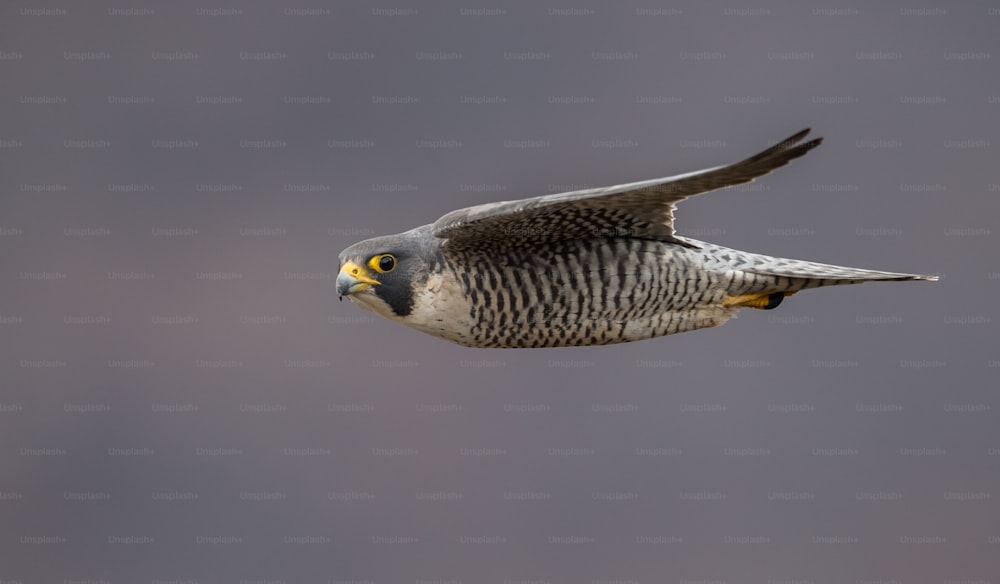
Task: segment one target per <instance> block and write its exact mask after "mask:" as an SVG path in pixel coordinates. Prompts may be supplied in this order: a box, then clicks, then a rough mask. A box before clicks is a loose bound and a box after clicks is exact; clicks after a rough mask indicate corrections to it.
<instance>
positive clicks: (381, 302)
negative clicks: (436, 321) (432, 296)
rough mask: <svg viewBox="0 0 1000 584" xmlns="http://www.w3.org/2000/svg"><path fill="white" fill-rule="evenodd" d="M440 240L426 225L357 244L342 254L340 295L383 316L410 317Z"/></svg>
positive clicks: (338, 287) (338, 276)
mask: <svg viewBox="0 0 1000 584" xmlns="http://www.w3.org/2000/svg"><path fill="white" fill-rule="evenodd" d="M440 241H441V240H439V239H438V238H436V237H434V236H432V235H430V234H429V233H427V227H426V226H424V227H418V228H417V229H412V230H410V231H407V232H406V233H400V234H397V235H386V236H383V237H375V238H372V239H366V240H364V241H359V242H358V243H355V244H354V245H352V246H350V247H348V248H347V249H345V250H344V251H342V252H340V272H339V273H338V274H337V295H338V296H339V297H340V298H341V299H343V298H344V296H347V297H348V298H350V299H351V301H352V302H355V303H357V304H359V305H361V306H362V307H363V308H367V309H368V310H371V311H372V312H375V313H377V314H380V315H382V316H386V317H390V318H391V317H399V318H404V317H406V316H409V315H410V313H411V312H412V310H413V303H414V290H415V289H417V287H419V286H420V285H422V284H423V283H424V282H425V281H426V280H427V275H428V273H429V271H430V269H431V266H432V265H433V264H434V263H435V262H436V258H437V257H438V255H437V253H438V252H437V247H438V244H439V242H440Z"/></svg>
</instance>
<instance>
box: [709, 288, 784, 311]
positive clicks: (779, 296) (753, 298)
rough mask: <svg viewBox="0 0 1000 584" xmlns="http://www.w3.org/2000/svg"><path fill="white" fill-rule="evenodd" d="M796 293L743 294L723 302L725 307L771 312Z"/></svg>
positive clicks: (730, 297)
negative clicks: (786, 297)
mask: <svg viewBox="0 0 1000 584" xmlns="http://www.w3.org/2000/svg"><path fill="white" fill-rule="evenodd" d="M792 294H795V292H762V293H760V294H741V295H739V296H729V297H728V298H726V299H725V300H723V301H722V305H723V306H739V307H741V308H758V309H760V310H770V309H772V308H777V307H778V305H779V304H781V301H782V300H784V299H785V296H791V295H792Z"/></svg>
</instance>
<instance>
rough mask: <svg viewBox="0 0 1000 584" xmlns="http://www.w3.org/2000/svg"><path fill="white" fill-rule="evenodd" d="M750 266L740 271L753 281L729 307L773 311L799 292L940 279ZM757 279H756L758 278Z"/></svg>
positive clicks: (795, 264)
mask: <svg viewBox="0 0 1000 584" xmlns="http://www.w3.org/2000/svg"><path fill="white" fill-rule="evenodd" d="M748 255H749V257H748V258H746V259H748V260H749V262H748V263H749V265H747V266H745V267H744V266H741V267H740V268H739V269H740V271H742V272H744V273H745V274H747V275H750V277H749V278H747V279H745V280H743V282H742V285H741V286H738V287H736V289H734V290H731V291H730V294H731V295H730V296H729V297H728V298H727V299H726V301H725V305H726V306H739V307H747V308H759V309H762V310H769V309H771V308H776V307H777V306H778V305H779V304H781V301H782V300H783V299H784V297H785V296H791V295H792V294H795V293H796V292H798V291H799V290H805V289H808V288H819V287H821V286H840V285H844V284H861V283H863V282H904V281H908V280H926V281H931V282H933V281H936V280H937V279H938V277H937V276H929V275H923V274H903V273H899V272H882V271H878V270H865V269H861V268H849V267H845V266H834V265H830V264H821V263H817V262H807V261H804V260H792V259H785V258H774V257H768V256H761V255H756V254H748ZM754 276H756V277H754Z"/></svg>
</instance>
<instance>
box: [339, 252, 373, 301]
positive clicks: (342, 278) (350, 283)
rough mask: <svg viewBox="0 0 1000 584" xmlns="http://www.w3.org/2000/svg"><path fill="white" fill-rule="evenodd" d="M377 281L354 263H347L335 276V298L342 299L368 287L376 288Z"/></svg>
mask: <svg viewBox="0 0 1000 584" xmlns="http://www.w3.org/2000/svg"><path fill="white" fill-rule="evenodd" d="M379 284H381V282H379V281H378V280H376V279H374V278H372V277H371V276H369V275H368V270H366V269H364V268H362V267H361V266H359V265H357V264H356V263H354V262H351V261H347V262H344V265H343V266H341V267H340V273H339V274H337V298H339V299H340V300H343V299H344V296H350V295H351V294H355V293H357V292H360V291H362V290H364V289H365V288H367V287H368V286H378V285H379Z"/></svg>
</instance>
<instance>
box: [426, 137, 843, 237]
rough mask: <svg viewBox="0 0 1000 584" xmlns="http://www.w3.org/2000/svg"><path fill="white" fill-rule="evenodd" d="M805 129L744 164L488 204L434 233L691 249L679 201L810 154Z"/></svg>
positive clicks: (454, 215)
mask: <svg viewBox="0 0 1000 584" xmlns="http://www.w3.org/2000/svg"><path fill="white" fill-rule="evenodd" d="M808 133H809V129H808V128H806V129H805V130H802V131H801V132H799V133H797V134H795V135H794V136H791V137H789V138H787V139H785V140H783V141H781V142H779V143H778V144H776V145H774V146H772V147H771V148H768V149H767V150H764V151H763V152H760V153H759V154H756V155H754V156H751V157H750V158H747V159H746V160H743V161H740V162H737V163H734V164H730V165H728V166H717V167H715V168H709V169H706V170H699V171H697V172H690V173H686V174H678V175H675V176H670V177H665V178H656V179H652V180H646V181H641V182H634V183H628V184H623V185H618V186H613V187H604V188H596V189H587V190H582V191H573V192H569V193H559V194H554V195H545V196H542V197H535V198H531V199H522V200H519V201H501V202H497V203H487V204H485V205H477V206H474V207H467V208H465V209H458V210H455V211H452V212H450V213H448V214H446V215H444V216H442V217H441V218H440V219H438V220H437V221H435V222H434V224H433V225H431V233H433V234H434V235H435V236H436V237H439V238H445V239H448V240H449V241H450V242H454V243H457V244H472V245H477V246H478V245H487V246H488V245H496V244H503V243H513V244H530V243H541V242H546V241H559V240H565V239H576V238H581V237H594V236H601V235H605V236H611V235H619V236H629V237H642V238H648V239H661V240H665V241H673V242H676V243H680V244H682V245H690V244H689V243H688V242H686V241H683V240H681V239H679V238H677V237H676V236H675V232H674V208H675V206H676V203H678V202H680V201H682V200H684V199H686V198H688V197H691V196H694V195H699V194H701V193H707V192H709V191H714V190H716V189H721V188H724V187H728V186H732V185H738V184H742V183H747V182H750V181H752V180H754V179H755V178H757V177H759V176H763V175H765V174H767V173H769V172H771V171H772V170H774V169H776V168H779V167H782V166H784V165H786V164H788V163H789V162H790V161H791V160H794V159H795V158H798V157H800V156H802V155H804V154H805V153H806V152H809V151H810V150H812V149H813V148H815V147H816V146H818V145H819V144H820V143H821V142H822V141H823V139H822V138H816V139H814V140H810V141H809V142H805V143H802V144H799V142H800V141H801V140H802V138H804V137H805V136H806V134H808Z"/></svg>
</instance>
